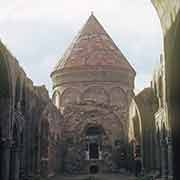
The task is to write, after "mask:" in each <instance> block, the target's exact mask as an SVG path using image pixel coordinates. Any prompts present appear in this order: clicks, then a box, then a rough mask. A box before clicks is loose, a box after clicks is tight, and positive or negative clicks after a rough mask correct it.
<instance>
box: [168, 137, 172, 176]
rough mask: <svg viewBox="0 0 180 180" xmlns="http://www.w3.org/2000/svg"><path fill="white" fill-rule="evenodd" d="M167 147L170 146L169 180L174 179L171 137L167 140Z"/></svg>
mask: <svg viewBox="0 0 180 180" xmlns="http://www.w3.org/2000/svg"><path fill="white" fill-rule="evenodd" d="M167 146H168V176H169V179H171V178H172V177H173V154H172V153H173V150H172V140H171V137H168V138H167Z"/></svg>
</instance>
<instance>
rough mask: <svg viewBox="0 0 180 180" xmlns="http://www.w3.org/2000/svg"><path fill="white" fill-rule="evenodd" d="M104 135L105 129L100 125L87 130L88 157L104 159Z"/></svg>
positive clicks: (89, 158) (88, 158)
mask: <svg viewBox="0 0 180 180" xmlns="http://www.w3.org/2000/svg"><path fill="white" fill-rule="evenodd" d="M102 135H103V129H102V128H100V127H95V126H92V127H89V128H88V129H87V130H86V159H87V160H101V159H102Z"/></svg>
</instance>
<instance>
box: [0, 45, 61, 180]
mask: <svg viewBox="0 0 180 180" xmlns="http://www.w3.org/2000/svg"><path fill="white" fill-rule="evenodd" d="M61 120H62V116H61V114H60V112H59V111H58V110H57V108H56V107H55V106H54V105H53V104H52V102H51V99H50V98H49V95H48V91H47V90H46V88H45V87H44V86H34V85H33V83H32V81H31V80H30V79H29V78H28V77H27V76H26V74H25V72H24V71H23V69H22V68H21V67H20V66H19V64H18V61H17V60H16V59H15V58H14V57H13V56H12V55H11V53H10V52H9V51H8V50H7V49H6V47H5V46H4V45H3V44H2V43H1V42H0V149H1V153H0V156H1V157H0V159H1V161H0V179H3V180H9V179H10V180H19V179H24V178H26V179H28V178H30V177H33V176H36V175H46V176H48V175H49V174H54V172H55V171H56V168H57V163H58V162H57V161H58V160H57V158H56V157H57V156H56V151H57V145H58V142H59V140H58V138H60V136H61V135H60V133H61V129H60V122H61ZM46 153H47V154H46ZM45 154H46V155H47V156H46V155H45ZM45 159H46V160H45ZM44 160H45V161H46V166H45V167H43V168H42V166H43V164H44V163H43V161H44Z"/></svg>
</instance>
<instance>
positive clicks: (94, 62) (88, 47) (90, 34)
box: [54, 14, 135, 72]
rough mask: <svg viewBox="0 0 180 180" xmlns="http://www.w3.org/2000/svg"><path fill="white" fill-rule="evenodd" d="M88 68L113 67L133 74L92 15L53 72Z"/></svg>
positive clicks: (120, 53)
mask: <svg viewBox="0 0 180 180" xmlns="http://www.w3.org/2000/svg"><path fill="white" fill-rule="evenodd" d="M89 66H90V67H92V66H113V67H116V68H117V67H119V68H123V69H129V70H131V71H133V72H135V71H134V69H133V68H132V66H131V65H130V64H129V63H128V61H127V59H126V58H125V56H124V55H123V54H122V52H121V51H120V50H119V49H118V47H117V46H116V45H115V43H114V42H113V40H112V39H111V38H110V36H109V35H108V34H107V32H106V31H105V30H104V28H103V27H102V25H101V24H100V23H99V22H98V20H97V19H96V17H95V16H94V15H93V14H91V16H90V17H89V19H88V20H87V22H86V24H85V25H84V27H83V28H82V30H81V31H80V32H79V34H78V35H77V36H76V37H75V39H74V41H73V42H72V44H71V45H70V47H69V48H68V49H67V50H66V52H65V54H64V55H63V57H62V58H61V59H60V60H59V62H58V64H57V65H56V67H55V69H54V71H57V70H60V69H65V68H73V67H76V68H77V67H89Z"/></svg>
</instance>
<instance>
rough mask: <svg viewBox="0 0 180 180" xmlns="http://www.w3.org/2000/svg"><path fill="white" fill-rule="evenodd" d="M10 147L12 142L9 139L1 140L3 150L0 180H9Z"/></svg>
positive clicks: (0, 163)
mask: <svg viewBox="0 0 180 180" xmlns="http://www.w3.org/2000/svg"><path fill="white" fill-rule="evenodd" d="M10 147H11V141H10V140H9V139H1V140H0V149H1V154H0V157H1V161H0V168H1V174H0V176H1V177H0V179H2V180H9V165H10Z"/></svg>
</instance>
